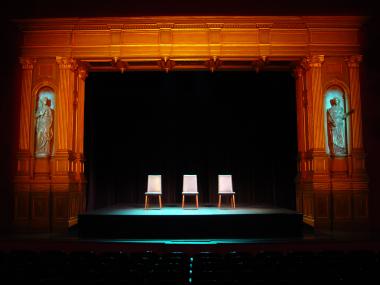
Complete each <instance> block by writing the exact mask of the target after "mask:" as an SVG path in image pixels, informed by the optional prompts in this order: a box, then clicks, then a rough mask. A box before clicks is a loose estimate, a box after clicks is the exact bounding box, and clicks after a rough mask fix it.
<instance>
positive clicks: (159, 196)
mask: <svg viewBox="0 0 380 285" xmlns="http://www.w3.org/2000/svg"><path fill="white" fill-rule="evenodd" d="M158 202H159V204H160V209H161V208H162V201H161V195H158Z"/></svg>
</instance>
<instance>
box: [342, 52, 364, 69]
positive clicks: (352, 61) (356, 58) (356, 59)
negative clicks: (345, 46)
mask: <svg viewBox="0 0 380 285" xmlns="http://www.w3.org/2000/svg"><path fill="white" fill-rule="evenodd" d="M344 60H345V62H347V65H348V67H349V68H358V67H359V65H360V63H361V62H362V60H363V56H362V55H361V54H355V55H351V56H347V57H345V59H344Z"/></svg>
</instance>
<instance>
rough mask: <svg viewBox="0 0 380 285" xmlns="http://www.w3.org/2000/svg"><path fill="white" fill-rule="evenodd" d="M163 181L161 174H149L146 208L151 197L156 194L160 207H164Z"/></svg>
mask: <svg viewBox="0 0 380 285" xmlns="http://www.w3.org/2000/svg"><path fill="white" fill-rule="evenodd" d="M161 195H162V183H161V175H148V189H147V192H145V207H144V208H145V209H147V208H148V207H149V197H150V196H155V197H158V202H159V205H160V209H161V208H162V201H161Z"/></svg>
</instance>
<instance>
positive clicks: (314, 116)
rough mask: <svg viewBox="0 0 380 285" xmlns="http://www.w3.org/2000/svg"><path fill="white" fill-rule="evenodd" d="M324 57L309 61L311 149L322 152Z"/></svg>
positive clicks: (318, 56)
mask: <svg viewBox="0 0 380 285" xmlns="http://www.w3.org/2000/svg"><path fill="white" fill-rule="evenodd" d="M323 62H324V56H323V55H315V56H312V57H310V58H309V59H308V65H309V66H308V67H309V70H308V72H309V84H308V88H309V90H308V92H309V98H310V99H311V102H312V105H311V118H310V119H311V124H310V126H311V132H312V137H311V139H312V140H311V141H310V144H311V145H310V147H311V149H312V150H313V151H317V152H322V151H324V150H325V131H324V116H325V114H324V111H323V110H324V108H323V91H322V63H323Z"/></svg>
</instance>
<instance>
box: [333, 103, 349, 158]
mask: <svg viewBox="0 0 380 285" xmlns="http://www.w3.org/2000/svg"><path fill="white" fill-rule="evenodd" d="M330 105H331V107H330V108H329V109H328V110H327V139H328V146H329V149H330V154H331V155H332V156H335V155H346V154H347V144H346V118H347V116H348V115H350V113H351V112H348V113H345V112H344V109H343V107H342V106H341V105H340V99H339V98H338V97H334V98H333V99H331V100H330Z"/></svg>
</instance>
